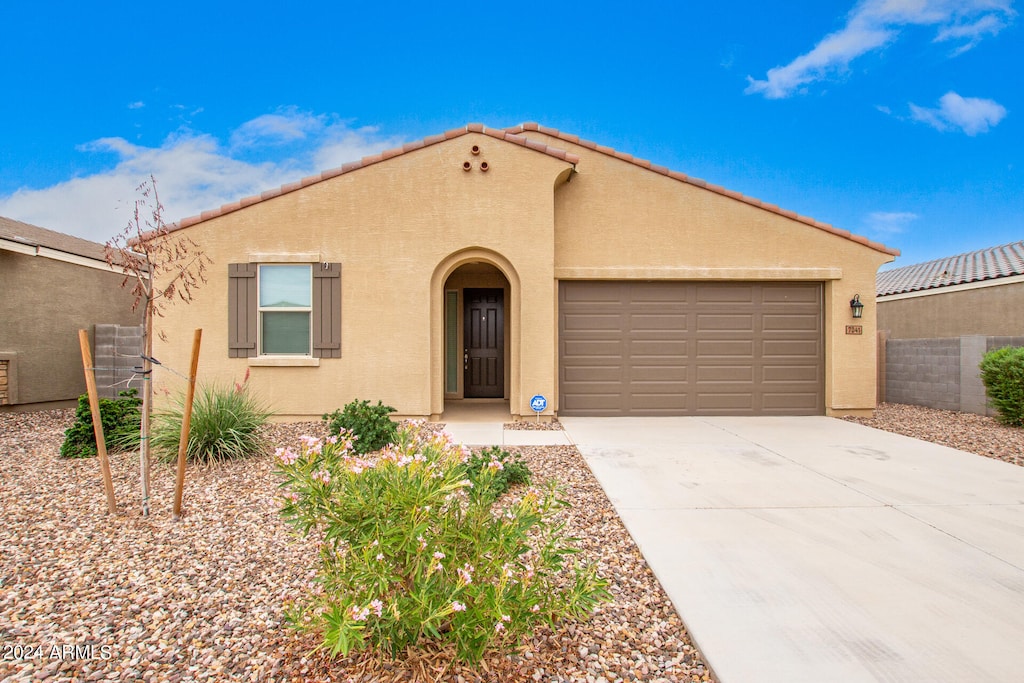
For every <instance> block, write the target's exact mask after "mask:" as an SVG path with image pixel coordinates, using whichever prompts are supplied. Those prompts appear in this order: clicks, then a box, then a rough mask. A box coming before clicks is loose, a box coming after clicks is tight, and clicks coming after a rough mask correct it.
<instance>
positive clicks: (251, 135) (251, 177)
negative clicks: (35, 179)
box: [0, 110, 403, 242]
mask: <svg viewBox="0 0 1024 683" xmlns="http://www.w3.org/2000/svg"><path fill="white" fill-rule="evenodd" d="M270 116H271V118H268V117H266V116H261V117H258V118H256V119H253V120H252V121H248V122H246V123H243V124H242V125H241V126H239V128H238V129H236V130H235V131H234V133H232V135H231V136H230V137H231V144H230V146H229V147H225V146H224V145H223V144H222V143H221V142H220V141H219V140H218V139H216V138H215V137H213V136H211V135H206V134H203V133H196V132H192V131H182V132H179V133H176V134H174V135H171V136H169V137H168V138H167V139H166V140H164V142H163V143H162V144H161V145H160V146H159V147H145V146H142V145H135V144H133V143H131V142H129V141H127V140H125V139H124V138H120V137H111V138H102V139H99V140H94V141H92V142H89V143H87V144H84V145H81V146H80V147H79V150H80V151H82V152H105V153H114V154H115V155H117V157H118V161H117V163H116V165H115V166H114V168H113V169H111V170H109V171H103V172H100V173H96V174H93V175H89V176H83V177H78V178H72V179H70V180H66V181H64V182H61V183H58V184H56V185H53V186H51V187H46V188H41V189H29V188H22V189H19V190H17V191H16V192H14V193H13V194H11V195H8V196H6V197H3V196H0V215H3V216H9V217H11V218H15V219H17V220H21V221H25V222H27V223H33V224H35V225H39V226H41V227H44V228H49V229H51V230H58V231H60V232H65V233H68V234H72V235H77V236H79V237H84V238H86V239H90V240H94V241H96V242H106V241H107V240H108V239H110V238H111V237H113V236H114V235H115V234H117V233H118V232H120V231H121V230H122V229H123V228H124V226H125V225H127V223H128V220H129V218H130V217H131V211H132V207H133V202H134V201H135V199H136V198H137V193H136V191H135V188H136V187H138V185H139V184H140V183H141V182H143V181H144V180H147V179H148V178H149V176H150V175H153V176H154V177H155V178H156V181H157V188H158V190H159V192H160V199H161V202H162V203H163V205H164V207H165V210H166V213H165V219H166V220H167V221H168V222H171V221H175V220H177V219H179V218H184V217H186V216H192V215H196V214H199V213H201V212H202V211H205V210H208V209H214V208H217V207H218V206H220V205H221V204H225V203H228V202H233V201H236V200H238V199H240V198H242V197H246V196H249V195H254V194H259V193H260V192H262V191H264V190H268V189H272V188H276V187H278V186H280V185H283V184H284V183H288V182H293V181H296V180H299V179H300V178H302V177H304V176H307V175H311V174H314V173H318V172H320V171H322V170H326V169H329V168H335V167H337V166H340V165H341V164H342V163H344V162H346V161H353V160H356V159H359V158H361V157H363V156H367V155H370V154H375V153H377V152H380V151H381V150H384V149H388V148H390V147H395V146H398V145H400V144H402V142H403V140H402V139H401V138H399V137H397V136H391V137H385V136H381V135H380V134H379V132H378V130H377V129H376V128H371V127H364V128H355V129H353V128H347V127H346V126H345V124H344V123H343V122H340V121H334V120H329V119H328V118H323V117H317V116H314V115H312V114H309V113H306V112H299V111H294V110H286V111H283V112H282V113H279V114H274V115H270ZM317 120H320V121H321V122H320V124H318V125H311V124H310V121H317ZM284 143H293V144H290V145H287V149H285V152H286V153H285V154H271V153H270V151H278V152H279V151H281V150H280V148H279V147H275V146H279V145H281V144H284ZM268 146H271V147H275V149H274V150H268V149H267V147H268Z"/></svg>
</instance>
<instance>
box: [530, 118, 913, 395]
mask: <svg viewBox="0 0 1024 683" xmlns="http://www.w3.org/2000/svg"><path fill="white" fill-rule="evenodd" d="M528 135H529V137H532V138H535V139H537V140H540V141H543V142H545V143H546V144H549V145H552V146H560V147H562V148H563V149H566V150H567V151H570V152H572V153H574V154H577V155H579V157H580V162H579V164H578V166H577V169H578V171H579V173H578V174H576V175H574V176H573V178H572V180H571V182H570V183H568V184H566V185H564V186H560V187H559V188H558V189H557V190H556V193H555V221H556V226H557V227H556V231H555V275H556V277H559V278H562V279H603V278H610V279H615V278H622V277H636V278H641V279H659V278H668V279H680V280H699V279H709V280H803V281H821V282H824V285H825V286H824V297H825V301H824V306H825V312H824V313H825V315H824V317H825V323H824V324H825V330H824V338H825V374H826V376H825V408H826V412H827V413H828V414H846V413H862V412H866V411H870V410H873V409H874V406H875V324H876V314H877V310H876V307H875V305H874V291H875V274H876V272H877V270H878V267H879V266H880V265H881V264H883V263H886V262H888V261H891V260H892V259H893V257H892V256H890V255H888V254H885V253H882V252H879V251H876V250H874V249H871V248H869V247H867V246H864V245H862V244H858V243H856V242H853V241H851V240H849V239H846V238H845V237H842V236H839V235H836V234H834V233H830V232H827V231H824V230H821V229H818V228H815V227H813V226H809V225H807V224H805V223H803V222H800V221H796V220H793V219H790V218H787V217H785V216H782V215H779V214H777V213H774V212H771V211H766V210H764V209H761V208H758V207H755V206H752V205H750V204H747V203H745V202H741V201H737V200H735V199H732V198H730V197H726V196H723V195H720V194H717V193H714V192H710V191H707V190H705V189H703V188H699V187H696V186H693V185H690V184H687V183H683V182H680V181H678V180H675V179H673V178H669V177H667V176H664V175H660V174H658V173H654V172H651V171H648V170H647V169H644V168H641V167H639V166H636V165H635V164H632V163H630V162H627V161H625V160H622V159H617V158H615V157H612V156H609V155H607V154H603V153H601V152H598V151H594V150H590V149H588V148H586V147H583V146H581V145H575V144H572V143H569V142H567V141H564V140H561V139H559V138H555V137H551V136H547V135H543V134H540V133H535V132H531V133H528ZM854 294H860V298H861V301H862V302H863V303H864V304H865V309H864V311H865V313H864V317H863V318H862V319H861V320H858V321H854V320H853V319H852V317H851V314H850V299H851V298H853V295H854ZM854 323H856V324H858V325H861V326H862V328H863V334H861V335H847V334H846V325H848V324H854ZM556 360H557V359H556Z"/></svg>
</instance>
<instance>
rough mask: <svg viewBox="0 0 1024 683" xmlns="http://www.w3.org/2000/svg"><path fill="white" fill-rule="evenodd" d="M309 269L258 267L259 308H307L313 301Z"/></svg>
mask: <svg viewBox="0 0 1024 683" xmlns="http://www.w3.org/2000/svg"><path fill="white" fill-rule="evenodd" d="M309 268H310V267H309V266H307V265H302V266H260V307H261V308H265V307H272V308H303V307H307V308H308V307H309V306H310V304H311V302H312V300H313V296H312V286H311V285H310V278H311V271H310V269H309Z"/></svg>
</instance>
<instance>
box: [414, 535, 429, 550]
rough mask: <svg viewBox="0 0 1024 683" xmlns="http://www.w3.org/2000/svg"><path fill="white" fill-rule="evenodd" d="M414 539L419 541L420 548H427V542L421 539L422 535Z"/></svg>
mask: <svg viewBox="0 0 1024 683" xmlns="http://www.w3.org/2000/svg"><path fill="white" fill-rule="evenodd" d="M416 540H417V541H419V542H420V550H426V549H427V542H426V541H425V540H424V539H423V537H422V536H417V537H416Z"/></svg>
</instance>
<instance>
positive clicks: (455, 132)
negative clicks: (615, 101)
mask: <svg viewBox="0 0 1024 683" xmlns="http://www.w3.org/2000/svg"><path fill="white" fill-rule="evenodd" d="M468 133H483V134H484V135H490V136H491V137H492V138H497V139H498V140H504V141H505V142H511V143H513V144H516V145H519V146H521V147H526V148H528V149H533V150H536V151H538V152H541V153H543V154H547V155H548V156H552V157H555V158H556V159H561V160H562V161H565V162H567V163H570V164H572V165H573V166H575V165H576V164H578V163H579V161H580V158H579V157H578V156H576V155H575V154H570V153H569V152H566V151H564V150H561V149H555V148H554V147H548V146H547V145H544V144H541V143H539V142H537V141H536V140H529V139H527V138H524V137H521V136H518V135H514V134H512V133H509V132H507V131H505V130H504V129H502V128H487V127H485V126H484V125H483V124H482V123H470V124H468V125H467V126H466V127H465V128H453V129H452V130H448V131H445V132H444V133H441V134H440V135H431V136H430V137H427V138H424V139H422V140H417V141H415V142H409V143H406V144H404V145H402V146H401V147H396V148H394V149H389V150H385V151H383V152H381V153H380V154H374V155H373V156H368V157H363V158H362V159H360V160H359V161H351V162H349V163H347V164H342V165H341V166H339V167H338V168H333V169H330V170H328V171H324V172H322V173H318V174H316V175H311V176H307V177H305V178H303V179H302V180H299V181H296V182H294V183H288V184H286V185H282V186H281V187H278V188H276V189H273V190H267V191H266V192H262V193H260V194H259V195H253V196H251V197H245V198H244V199H240V200H238V201H237V202H232V203H230V204H224V205H223V206H221V207H219V208H216V209H212V210H210V211H204V212H202V213H201V214H199V215H198V216H190V217H188V218H183V219H181V220H180V221H178V222H177V223H175V224H173V225H171V226H169V228H170V229H171V230H179V229H181V228H187V227H189V226H192V225H195V224H196V223H201V222H203V221H207V220H210V219H211V218H216V217H217V216H223V215H224V214H227V213H231V212H232V211H238V210H239V209H242V208H244V207H246V206H250V205H252V204H257V203H259V202H262V201H265V200H267V199H272V198H274V197H279V196H281V195H283V194H288V193H289V192H294V191H295V190H298V189H301V188H303V187H307V186H309V185H315V184H316V183H319V182H323V181H324V180H328V179H329V178H334V177H335V176H339V175H342V174H345V173H351V172H352V171H355V170H357V169H360V168H366V167H367V166H372V165H373V164H377V163H380V162H382V161H386V160H387V159H391V158H393V157H397V156H400V155H402V154H407V153H408V152H412V151H415V150H417V149H423V148H424V147H429V146H431V145H436V144H437V143H439V142H444V141H445V140H451V139H453V138H458V137H461V136H463V135H467V134H468Z"/></svg>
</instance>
